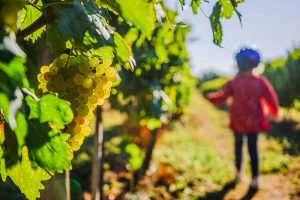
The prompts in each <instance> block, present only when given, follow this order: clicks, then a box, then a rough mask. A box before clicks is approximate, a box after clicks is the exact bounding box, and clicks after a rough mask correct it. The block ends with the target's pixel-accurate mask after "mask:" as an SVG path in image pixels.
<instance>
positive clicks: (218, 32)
mask: <svg viewBox="0 0 300 200" xmlns="http://www.w3.org/2000/svg"><path fill="white" fill-rule="evenodd" d="M221 8H222V7H221V4H220V3H219V2H217V3H216V4H215V6H214V8H213V12H212V14H211V15H210V17H209V20H210V25H211V28H212V31H213V37H214V40H213V41H214V43H215V44H216V45H218V46H220V45H221V43H222V36H223V31H222V24H221V21H220V17H221V16H220V13H221Z"/></svg>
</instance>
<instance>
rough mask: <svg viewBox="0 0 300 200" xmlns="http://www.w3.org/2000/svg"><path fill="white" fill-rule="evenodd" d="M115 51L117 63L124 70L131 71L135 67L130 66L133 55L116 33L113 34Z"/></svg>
mask: <svg viewBox="0 0 300 200" xmlns="http://www.w3.org/2000/svg"><path fill="white" fill-rule="evenodd" d="M114 42H115V50H116V54H117V57H118V59H119V61H120V62H121V63H122V64H123V65H124V67H125V68H126V69H130V70H133V69H134V67H135V65H133V64H132V61H131V59H133V57H132V56H133V53H132V50H131V48H130V46H129V45H128V44H127V42H126V40H124V38H123V37H122V36H121V35H120V34H119V33H117V32H115V33H114Z"/></svg>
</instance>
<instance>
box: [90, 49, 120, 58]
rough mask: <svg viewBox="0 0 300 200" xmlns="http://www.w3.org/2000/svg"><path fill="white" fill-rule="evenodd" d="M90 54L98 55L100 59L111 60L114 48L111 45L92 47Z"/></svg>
mask: <svg viewBox="0 0 300 200" xmlns="http://www.w3.org/2000/svg"><path fill="white" fill-rule="evenodd" d="M91 52H92V54H93V55H95V56H99V57H101V58H102V59H108V60H113V59H114V57H115V56H114V49H113V48H112V47H111V46H104V47H100V48H98V49H93V50H92V51H91Z"/></svg>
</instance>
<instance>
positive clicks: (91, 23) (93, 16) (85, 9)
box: [57, 0, 113, 48]
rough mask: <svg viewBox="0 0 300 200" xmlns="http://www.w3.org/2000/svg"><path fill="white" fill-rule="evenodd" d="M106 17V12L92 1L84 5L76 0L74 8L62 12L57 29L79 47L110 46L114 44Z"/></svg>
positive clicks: (64, 9) (67, 8)
mask: <svg viewBox="0 0 300 200" xmlns="http://www.w3.org/2000/svg"><path fill="white" fill-rule="evenodd" d="M104 15H105V10H103V9H101V8H99V7H98V6H96V5H95V4H94V3H93V2H92V1H89V2H87V3H86V4H82V2H81V1H80V0H74V5H73V6H72V7H66V8H63V9H61V10H60V15H59V18H58V23H57V28H58V30H59V33H60V34H61V35H62V36H63V37H64V39H66V40H68V39H72V40H74V42H75V44H78V45H79V46H83V47H87V48H91V47H99V46H102V45H109V44H112V43H113V37H112V35H111V33H112V31H111V30H109V27H108V26H107V22H106V20H105V17H103V16H104Z"/></svg>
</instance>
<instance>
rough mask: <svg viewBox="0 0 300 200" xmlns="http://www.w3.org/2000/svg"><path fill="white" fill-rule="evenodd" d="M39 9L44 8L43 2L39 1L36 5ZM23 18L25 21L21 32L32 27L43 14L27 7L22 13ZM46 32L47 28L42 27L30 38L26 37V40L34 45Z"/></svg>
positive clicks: (29, 6)
mask: <svg viewBox="0 0 300 200" xmlns="http://www.w3.org/2000/svg"><path fill="white" fill-rule="evenodd" d="M36 5H37V6H38V7H42V6H43V4H42V1H40V0H39V1H38V3H37V4H36ZM21 16H22V17H23V21H22V22H21V27H20V29H21V30H24V29H25V28H27V27H28V26H30V25H31V24H32V23H33V22H34V21H35V20H37V19H38V18H39V17H40V16H42V12H41V11H40V10H38V9H37V8H35V7H33V6H32V5H25V6H24V8H23V9H22V11H21ZM45 30H46V26H42V27H41V28H39V29H38V30H36V31H35V32H33V33H32V34H30V35H29V36H27V37H25V38H24V39H25V40H31V41H32V42H33V43H34V42H35V41H36V40H37V39H38V38H39V37H41V35H42V33H43V32H44V31H45Z"/></svg>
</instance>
